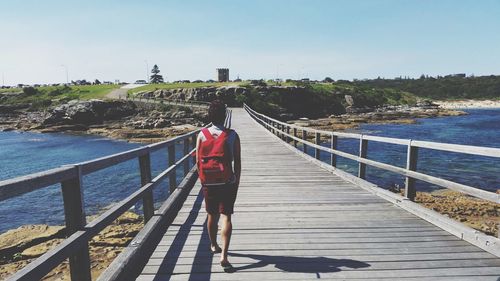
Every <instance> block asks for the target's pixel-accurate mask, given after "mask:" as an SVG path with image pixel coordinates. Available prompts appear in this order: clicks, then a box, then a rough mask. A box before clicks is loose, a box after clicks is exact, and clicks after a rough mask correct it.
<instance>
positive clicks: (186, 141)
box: [183, 139, 190, 176]
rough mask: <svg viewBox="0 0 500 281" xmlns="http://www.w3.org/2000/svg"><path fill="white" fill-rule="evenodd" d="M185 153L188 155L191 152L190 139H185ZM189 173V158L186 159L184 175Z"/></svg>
mask: <svg viewBox="0 0 500 281" xmlns="http://www.w3.org/2000/svg"><path fill="white" fill-rule="evenodd" d="M183 148H184V151H183V153H184V155H188V154H189V151H190V149H189V139H184V147H183ZM187 173H189V160H187V161H184V176H186V175H187Z"/></svg>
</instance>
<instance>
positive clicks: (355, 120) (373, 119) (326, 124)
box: [288, 102, 467, 131]
mask: <svg viewBox="0 0 500 281" xmlns="http://www.w3.org/2000/svg"><path fill="white" fill-rule="evenodd" d="M461 115H467V113H466V112H464V111H460V110H456V109H447V108H442V107H440V106H438V105H435V104H433V103H430V102H428V103H425V104H419V105H417V106H386V107H382V108H378V109H376V110H374V111H370V112H360V113H346V114H342V115H332V116H330V117H328V118H320V119H315V120H308V119H300V120H291V121H289V122H288V123H291V124H296V125H298V126H303V127H312V128H315V129H319V130H326V131H342V130H349V129H356V128H358V127H359V126H360V125H361V124H415V123H416V122H417V121H416V119H417V118H435V117H446V116H461Z"/></svg>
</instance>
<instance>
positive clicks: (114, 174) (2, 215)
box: [0, 109, 500, 234]
mask: <svg viewBox="0 0 500 281" xmlns="http://www.w3.org/2000/svg"><path fill="white" fill-rule="evenodd" d="M465 111H467V112H468V113H469V114H468V115H464V116H453V117H439V118H422V119H417V123H416V124H364V125H361V127H360V128H359V129H356V130H354V131H353V132H356V133H362V134H369V135H377V136H385V137H394V138H403V139H414V140H425V141H436V142H445V143H455V144H466V145H477V146H487V147H499V148H500V109H467V110H465ZM141 145H142V144H137V143H129V142H125V141H118V140H113V139H109V138H104V137H99V136H90V135H69V134H62V133H51V134H40V133H30V132H14V131H10V132H0V181H1V180H6V179H10V178H14V177H17V176H22V175H26V174H30V173H34V172H39V171H43V170H47V169H50V168H55V167H59V166H61V165H66V164H74V163H78V162H82V161H86V160H91V159H94V158H98V157H102V156H106V155H110V154H114V153H118V152H123V151H127V150H130V149H133V148H137V147H140V146H141ZM323 145H325V146H328V145H329V144H327V143H325V144H323ZM338 148H339V149H340V150H342V151H345V152H349V153H352V154H357V153H358V149H359V141H357V140H353V139H339V143H338ZM406 149H407V148H406V147H405V146H400V145H394V144H384V143H377V142H369V145H368V158H369V159H373V160H376V161H380V162H383V163H388V164H391V165H395V166H399V167H405V165H406ZM176 152H177V154H178V155H177V156H176V157H177V159H178V158H179V157H180V156H181V155H180V154H181V152H182V147H181V146H180V145H179V146H178V147H177V149H176ZM309 152H310V153H312V149H309ZM321 160H323V161H325V162H328V161H329V160H330V158H329V155H326V153H322V155H321ZM167 162H168V152H167V151H166V149H165V150H159V151H157V152H155V153H153V154H152V155H151V164H152V173H153V176H155V175H158V174H159V173H160V172H161V171H162V170H163V169H165V168H166V167H167ZM337 165H338V167H339V168H341V169H343V170H345V171H347V172H349V173H352V174H356V173H357V163H355V162H354V161H352V160H349V159H345V158H341V157H339V158H338V160H337ZM179 170H180V171H178V174H177V181H178V182H180V181H181V180H182V174H181V173H182V171H181V170H182V169H179ZM417 171H420V172H424V173H427V174H430V175H433V176H437V177H441V178H445V179H449V180H453V181H455V182H459V183H463V184H467V185H471V186H474V187H477V188H481V189H484V190H489V191H493V192H495V191H497V190H498V189H500V158H493V157H483V156H473V155H467V154H459V153H452V152H440V151H435V150H431V149H420V150H419V156H418V167H417ZM242 176H243V177H244V175H242ZM367 180H368V181H371V182H374V183H376V184H377V185H379V186H380V187H382V188H390V187H394V186H400V187H404V177H402V176H400V175H397V174H394V173H391V172H387V171H383V170H380V169H377V168H372V167H368V168H367ZM139 187H140V176H139V164H138V161H137V159H133V160H130V161H127V162H124V163H121V164H119V165H116V166H114V167H110V168H106V169H104V170H101V171H98V172H94V173H92V174H89V175H85V176H84V177H83V196H84V204H85V210H86V214H87V215H96V214H99V213H100V212H102V211H103V210H106V209H107V208H109V206H111V205H112V204H114V203H116V202H119V201H120V200H122V199H124V198H126V197H127V196H128V195H130V194H131V193H132V192H134V191H135V190H137V189H138V188H139ZM416 187H417V190H418V191H433V190H437V189H439V187H437V186H433V185H430V184H427V183H425V182H421V181H417V182H416ZM167 197H168V185H167V183H166V182H165V183H162V184H161V185H160V186H159V187H158V188H156V189H155V191H154V198H155V202H156V206H159V205H160V204H161V202H163V201H164V200H165V199H166V198H167ZM133 209H134V211H136V212H138V213H140V212H141V206H140V204H137V205H136V206H135V207H134V208H133ZM26 224H49V225H62V224H64V210H63V203H62V195H61V188H60V185H53V186H49V187H46V188H42V189H39V190H36V191H34V192H31V193H28V194H25V195H22V196H19V197H15V198H11V199H8V200H5V201H2V202H0V234H1V233H3V232H5V231H7V230H9V229H13V228H17V227H19V226H21V225H26Z"/></svg>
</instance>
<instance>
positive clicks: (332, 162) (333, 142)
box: [330, 134, 337, 167]
mask: <svg viewBox="0 0 500 281" xmlns="http://www.w3.org/2000/svg"><path fill="white" fill-rule="evenodd" d="M330 148H331V149H332V150H337V136H336V135H334V134H332V136H331V139H330ZM330 165H332V166H333V167H337V155H335V153H330Z"/></svg>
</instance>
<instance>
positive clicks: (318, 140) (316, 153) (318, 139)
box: [314, 133, 321, 160]
mask: <svg viewBox="0 0 500 281" xmlns="http://www.w3.org/2000/svg"><path fill="white" fill-rule="evenodd" d="M315 144H316V145H321V134H320V133H316V138H315ZM320 153H321V150H320V149H319V148H316V149H315V150H314V157H315V158H316V159H318V160H319V158H320V156H321V155H320Z"/></svg>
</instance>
